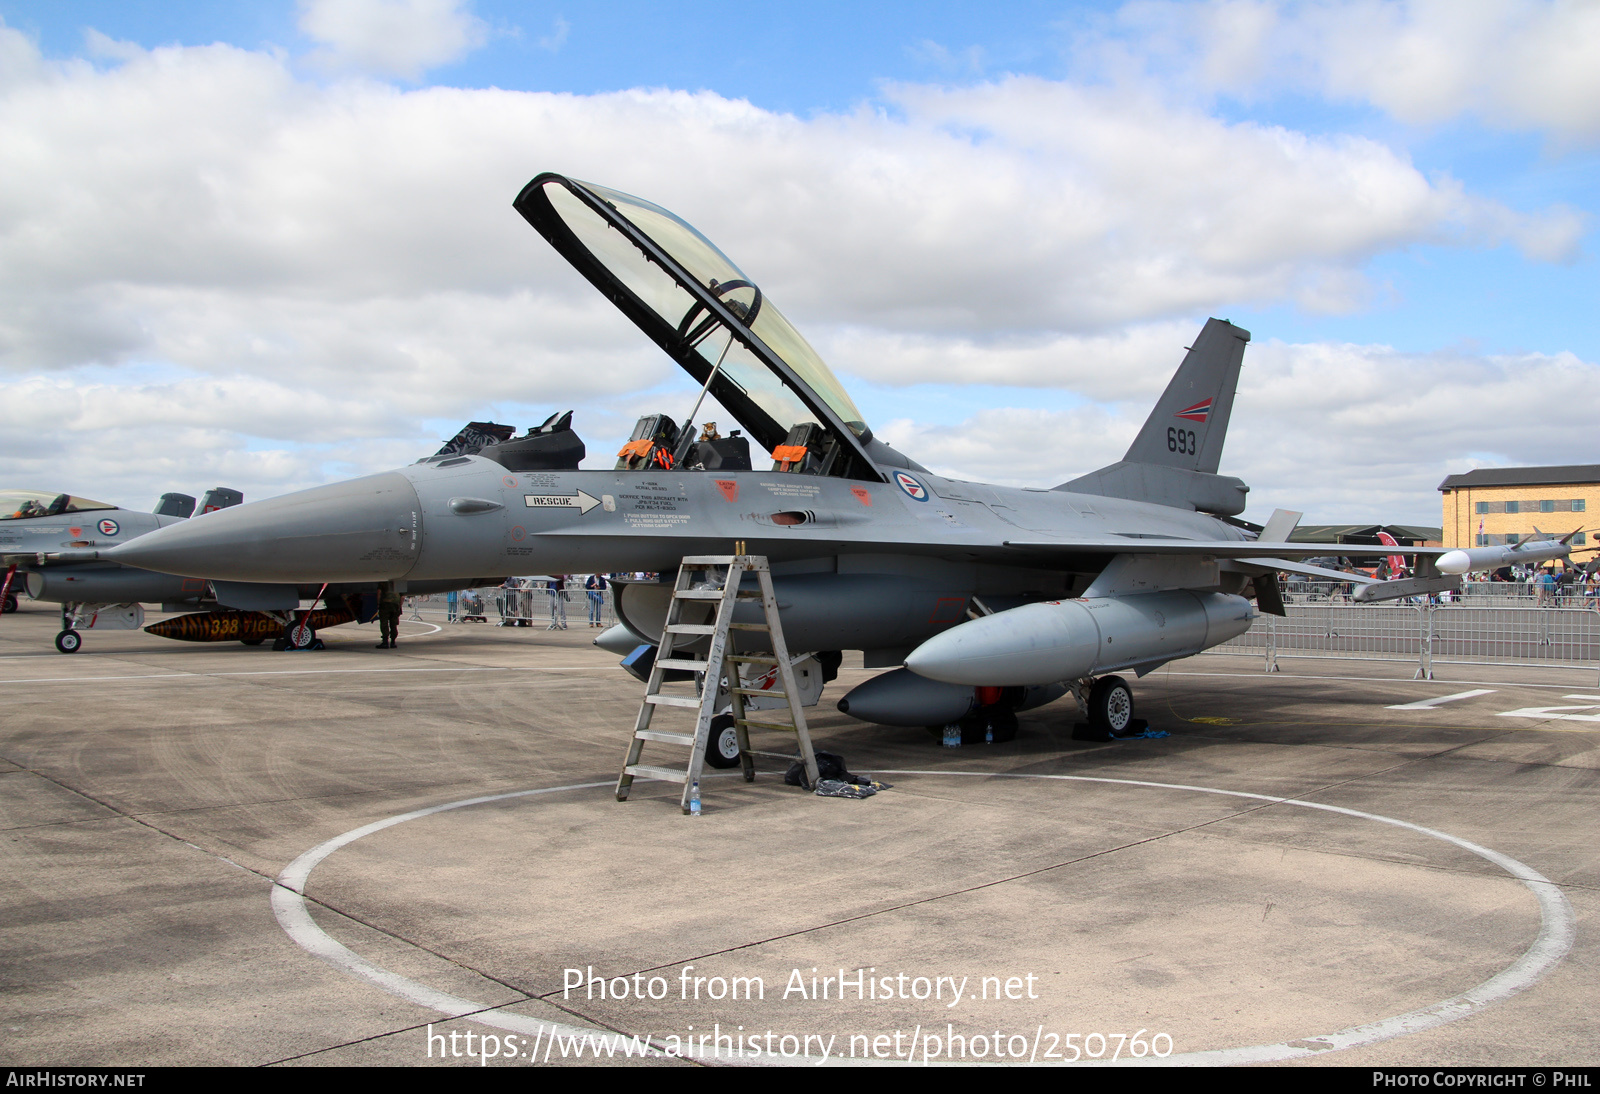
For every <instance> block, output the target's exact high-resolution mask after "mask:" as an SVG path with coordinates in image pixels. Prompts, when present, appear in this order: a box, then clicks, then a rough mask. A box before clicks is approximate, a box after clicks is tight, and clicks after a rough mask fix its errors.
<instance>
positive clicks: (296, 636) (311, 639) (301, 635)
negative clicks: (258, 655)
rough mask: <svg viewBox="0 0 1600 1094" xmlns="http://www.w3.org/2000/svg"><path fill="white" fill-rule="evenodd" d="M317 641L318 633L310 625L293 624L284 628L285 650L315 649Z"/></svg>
mask: <svg viewBox="0 0 1600 1094" xmlns="http://www.w3.org/2000/svg"><path fill="white" fill-rule="evenodd" d="M316 641H317V632H316V631H314V630H312V629H311V626H310V625H309V624H305V623H291V624H289V625H288V626H287V627H285V628H283V648H284V649H286V650H289V649H294V650H309V649H315V648H316ZM274 648H276V647H274Z"/></svg>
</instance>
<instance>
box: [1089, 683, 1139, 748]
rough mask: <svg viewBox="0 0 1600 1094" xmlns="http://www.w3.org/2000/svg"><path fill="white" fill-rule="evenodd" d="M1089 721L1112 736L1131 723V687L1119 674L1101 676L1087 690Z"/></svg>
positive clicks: (1122, 732) (1122, 731)
mask: <svg viewBox="0 0 1600 1094" xmlns="http://www.w3.org/2000/svg"><path fill="white" fill-rule="evenodd" d="M1089 722H1090V724H1091V725H1093V726H1094V727H1095V728H1096V729H1102V730H1104V731H1105V732H1107V733H1109V734H1111V735H1112V736H1121V735H1122V734H1124V733H1126V732H1128V728H1129V727H1130V726H1132V725H1133V689H1131V688H1130V687H1128V682H1127V681H1126V680H1124V679H1123V678H1122V677H1120V676H1102V677H1100V679H1098V680H1096V681H1095V682H1094V687H1093V688H1092V689H1090V691H1089Z"/></svg>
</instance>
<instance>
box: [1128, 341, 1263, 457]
mask: <svg viewBox="0 0 1600 1094" xmlns="http://www.w3.org/2000/svg"><path fill="white" fill-rule="evenodd" d="M1249 341H1250V332H1249V331H1247V330H1245V329H1244V328H1242V327H1236V326H1234V325H1233V324H1232V323H1230V322H1228V321H1227V320H1226V319H1207V320H1206V325H1205V327H1204V329H1202V330H1201V331H1200V337H1198V338H1196V339H1195V340H1194V345H1193V346H1191V347H1189V354H1188V356H1186V357H1185V358H1184V359H1183V364H1181V365H1179V366H1178V371H1177V372H1176V373H1175V374H1174V375H1173V377H1172V382H1171V383H1169V384H1168V385H1167V390H1166V391H1164V392H1162V393H1161V398H1160V400H1158V401H1157V402H1156V408H1155V410H1153V411H1151V412H1150V417H1149V418H1147V419H1145V423H1144V428H1143V429H1141V430H1139V436H1138V437H1137V438H1136V439H1135V440H1134V442H1133V445H1132V447H1130V448H1129V449H1128V454H1127V455H1126V456H1124V457H1122V459H1123V462H1125V463H1153V464H1156V465H1157V466H1160V467H1179V468H1182V469H1183V470H1185V471H1199V472H1202V473H1203V474H1207V475H1215V474H1216V473H1217V468H1218V467H1219V466H1221V463H1222V442H1223V441H1224V440H1226V439H1227V436H1228V418H1229V416H1230V415H1232V413H1233V392H1234V389H1235V388H1236V387H1238V386H1239V366H1240V365H1241V364H1243V363H1244V347H1245V343H1247V342H1249Z"/></svg>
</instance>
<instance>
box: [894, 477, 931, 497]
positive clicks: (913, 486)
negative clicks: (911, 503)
mask: <svg viewBox="0 0 1600 1094" xmlns="http://www.w3.org/2000/svg"><path fill="white" fill-rule="evenodd" d="M894 481H895V482H897V483H899V484H900V489H902V490H904V491H905V492H906V494H907V495H908V496H910V497H913V498H915V499H916V500H917V501H927V500H928V488H927V487H926V486H923V485H922V484H921V483H920V482H918V481H917V480H916V479H914V478H912V477H911V476H910V475H908V474H906V473H905V472H904V471H896V472H895V473H894Z"/></svg>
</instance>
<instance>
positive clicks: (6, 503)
mask: <svg viewBox="0 0 1600 1094" xmlns="http://www.w3.org/2000/svg"><path fill="white" fill-rule="evenodd" d="M115 508H116V506H115V505H108V504H106V503H105V502H103V501H91V500H89V499H88V498H80V497H77V496H76V495H73V494H50V493H46V492H44V491H42V490H0V520H27V519H28V518H29V517H53V516H57V515H58V514H61V513H84V512H88V511H91V510H94V509H115Z"/></svg>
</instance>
